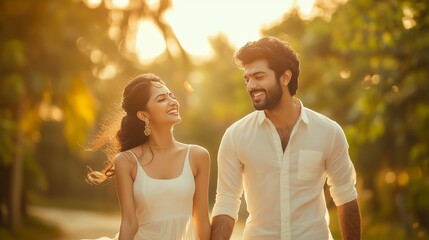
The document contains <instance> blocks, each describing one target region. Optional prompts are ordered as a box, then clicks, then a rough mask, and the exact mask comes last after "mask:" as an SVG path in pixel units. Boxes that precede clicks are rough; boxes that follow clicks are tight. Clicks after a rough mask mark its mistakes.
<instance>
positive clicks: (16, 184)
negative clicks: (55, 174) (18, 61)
mask: <svg viewBox="0 0 429 240" xmlns="http://www.w3.org/2000/svg"><path fill="white" fill-rule="evenodd" d="M23 108H24V105H23V102H21V103H19V104H18V109H16V112H15V120H16V123H17V124H18V128H17V131H16V143H15V146H16V148H15V155H14V157H13V161H12V165H11V176H10V177H11V178H10V195H9V204H8V207H9V209H8V210H9V211H8V213H9V225H10V228H11V229H12V230H13V229H16V228H17V227H18V226H19V225H21V222H22V211H21V209H22V205H21V201H22V189H23V176H22V171H23V169H22V168H23V147H24V146H23V145H24V132H23V131H22V129H21V127H20V125H21V121H22V116H23Z"/></svg>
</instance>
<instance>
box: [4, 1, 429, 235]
mask: <svg viewBox="0 0 429 240" xmlns="http://www.w3.org/2000/svg"><path fill="white" fill-rule="evenodd" d="M264 35H273V36H276V37H279V38H281V39H283V40H286V41H289V42H290V43H291V45H292V46H293V47H294V48H295V50H296V51H297V52H298V53H299V57H300V59H301V64H302V65H301V76H300V86H299V89H298V94H297V96H298V97H299V98H300V99H301V100H302V102H303V103H304V105H305V106H307V107H310V108H312V109H314V110H316V111H319V112H321V113H323V114H325V115H327V116H329V117H330V118H332V119H334V120H335V121H337V122H338V123H339V124H340V125H341V126H342V127H343V128H344V130H345V132H346V135H347V137H348V140H349V143H350V155H351V158H352V160H353V162H354V164H355V167H356V170H357V174H358V183H357V187H358V191H359V203H360V206H361V211H362V217H363V239H377V240H379V239H389V240H395V239H429V175H428V172H429V95H428V92H429V80H428V79H429V2H428V1H426V0H385V1H377V0H349V1H346V0H313V1H304V0H269V1H268V0H264V1H262V0H255V1H245V0H236V1H227V0H219V1H208V0H37V1H31V0H2V1H1V2H0V239H2V240H7V239H36V240H37V239H63V240H66V239H79V238H85V237H86V238H95V237H101V236H110V237H113V236H114V235H115V233H116V232H117V230H118V229H119V221H120V220H119V207H118V201H117V199H116V193H115V183H114V181H113V180H112V181H108V182H107V183H104V184H102V185H100V186H94V185H90V184H88V183H86V182H85V176H86V173H87V166H90V167H91V168H93V169H100V168H102V167H103V162H104V161H105V160H106V155H105V154H104V153H103V152H102V151H99V152H89V151H86V148H87V147H88V144H89V143H90V141H91V139H93V138H94V137H95V136H96V134H97V132H98V131H99V130H100V129H101V128H102V127H103V122H104V120H105V119H112V118H115V117H116V116H117V114H118V111H120V107H119V106H120V96H121V93H122V88H123V86H124V85H125V84H126V83H127V82H128V81H129V80H131V78H132V77H134V76H136V75H137V74H140V73H143V72H153V73H156V74H157V75H159V76H161V78H162V79H163V80H164V81H166V82H167V84H168V86H169V88H170V89H171V90H172V91H173V92H175V93H176V95H177V96H178V98H179V101H180V103H181V105H182V109H181V116H182V118H183V122H182V123H181V124H179V125H177V126H176V127H175V135H176V139H177V140H179V141H182V142H186V143H194V144H199V145H202V146H204V147H205V148H207V149H208V150H209V151H210V153H211V158H212V167H211V170H212V172H211V182H210V207H211V206H212V205H213V202H214V199H215V189H216V175H217V168H216V155H217V150H218V145H219V142H220V139H221V137H222V135H223V133H224V131H225V129H226V128H227V127H228V126H229V125H230V124H231V123H232V122H234V121H235V120H237V119H239V118H241V117H242V116H244V115H245V114H247V113H249V112H250V111H252V110H253V107H252V106H251V103H250V100H249V97H248V96H247V94H246V92H245V88H244V83H243V79H242V72H241V70H239V69H236V68H235V67H234V66H233V64H232V57H233V54H234V53H235V51H236V50H237V49H238V47H240V46H241V45H243V44H245V43H246V42H247V41H250V40H256V39H257V38H259V37H260V36H264ZM328 196H329V195H328ZM327 202H328V206H329V208H330V211H331V216H332V218H331V228H332V231H333V234H334V237H336V238H340V233H339V229H338V222H337V218H336V208H335V207H334V205H333V203H332V200H331V199H330V198H329V197H328V198H327ZM245 217H246V211H245V204H244V203H243V204H242V210H241V212H240V221H239V222H238V227H237V228H236V235H235V236H240V231H242V225H243V223H242V221H243V219H245ZM235 239H240V238H239V237H235Z"/></svg>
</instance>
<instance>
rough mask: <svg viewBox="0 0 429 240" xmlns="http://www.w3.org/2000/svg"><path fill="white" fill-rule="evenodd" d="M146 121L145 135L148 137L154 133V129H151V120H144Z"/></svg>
mask: <svg viewBox="0 0 429 240" xmlns="http://www.w3.org/2000/svg"><path fill="white" fill-rule="evenodd" d="M144 123H145V126H144V135H145V136H146V137H148V136H149V135H150V134H151V133H152V130H151V129H150V124H149V120H144Z"/></svg>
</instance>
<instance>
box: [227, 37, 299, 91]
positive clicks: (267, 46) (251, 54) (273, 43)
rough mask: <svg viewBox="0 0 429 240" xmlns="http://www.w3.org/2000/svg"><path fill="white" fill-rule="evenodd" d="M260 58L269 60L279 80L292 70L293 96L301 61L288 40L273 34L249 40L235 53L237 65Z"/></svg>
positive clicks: (296, 86) (235, 63) (269, 64)
mask: <svg viewBox="0 0 429 240" xmlns="http://www.w3.org/2000/svg"><path fill="white" fill-rule="evenodd" d="M258 59H266V60H267V61H268V67H269V68H270V69H271V70H273V71H274V73H275V75H276V79H277V81H280V76H281V75H282V74H283V73H284V72H285V71H286V70H290V71H291V72H292V77H291V80H290V82H289V92H290V94H291V95H292V96H294V95H295V94H296V91H297V90H298V77H299V72H300V69H299V65H300V61H299V58H298V54H297V53H296V52H295V50H294V49H293V48H292V47H291V46H290V44H289V43H288V42H285V41H281V40H280V39H278V38H275V37H272V36H267V37H263V38H261V39H259V40H257V41H251V42H248V43H247V44H246V45H244V46H243V47H241V48H240V49H239V50H238V52H237V53H236V54H235V56H234V59H233V63H234V65H235V66H237V67H239V68H243V67H244V65H246V64H248V63H251V62H253V61H255V60H258Z"/></svg>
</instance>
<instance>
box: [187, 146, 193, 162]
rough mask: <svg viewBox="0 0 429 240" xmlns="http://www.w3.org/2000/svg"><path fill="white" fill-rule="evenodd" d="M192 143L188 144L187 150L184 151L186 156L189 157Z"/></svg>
mask: <svg viewBox="0 0 429 240" xmlns="http://www.w3.org/2000/svg"><path fill="white" fill-rule="evenodd" d="M191 146H192V144H188V151H187V152H186V158H188V159H189V152H190V151H191Z"/></svg>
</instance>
